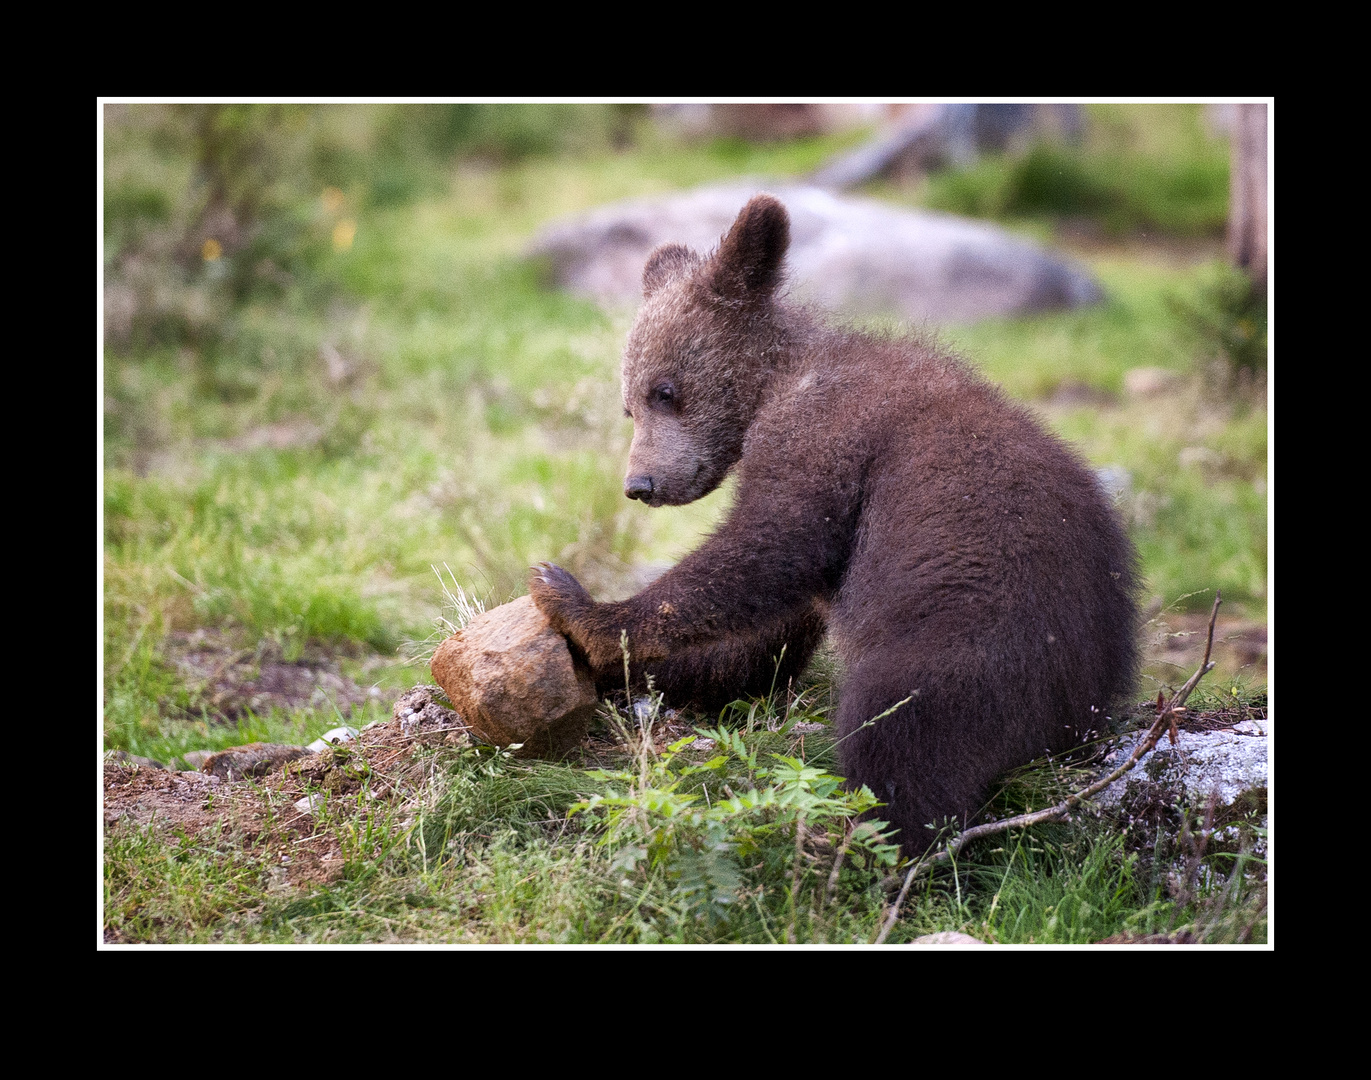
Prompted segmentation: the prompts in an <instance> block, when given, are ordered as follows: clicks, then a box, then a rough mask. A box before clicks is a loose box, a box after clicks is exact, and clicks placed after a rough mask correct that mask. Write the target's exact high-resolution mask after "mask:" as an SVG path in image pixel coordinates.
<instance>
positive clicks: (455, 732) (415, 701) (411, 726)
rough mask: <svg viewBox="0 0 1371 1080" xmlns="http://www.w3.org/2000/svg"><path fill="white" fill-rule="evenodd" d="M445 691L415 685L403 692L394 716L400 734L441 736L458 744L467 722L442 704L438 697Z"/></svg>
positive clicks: (463, 737)
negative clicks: (398, 725)
mask: <svg viewBox="0 0 1371 1080" xmlns="http://www.w3.org/2000/svg"><path fill="white" fill-rule="evenodd" d="M442 693H443V691H442V690H440V689H439V688H438V687H436V686H416V687H414V688H413V689H412V690H410V691H409V692H407V693H405V694H403V695H402V696H401V697H400V699H399V700H398V701H396V702H395V708H394V710H393V711H392V715H393V716H394V717H395V719H396V720H398V721H399V722H400V734H401V735H404V736H405V737H406V738H409V737H412V736H415V735H428V734H431V735H441V736H445V740H444V741H447V742H449V743H452V744H455V743H459V742H463V741H464V740H465V736H466V724H464V723H463V722H462V718H461V717H460V716H458V715H457V714H456V713H455V712H453V711H452V710H451V709H449V708H448V707H447V706H446V705H442V704H440V703H439V702H438V701H437V700H436V698H438V697H439V696H441V695H442Z"/></svg>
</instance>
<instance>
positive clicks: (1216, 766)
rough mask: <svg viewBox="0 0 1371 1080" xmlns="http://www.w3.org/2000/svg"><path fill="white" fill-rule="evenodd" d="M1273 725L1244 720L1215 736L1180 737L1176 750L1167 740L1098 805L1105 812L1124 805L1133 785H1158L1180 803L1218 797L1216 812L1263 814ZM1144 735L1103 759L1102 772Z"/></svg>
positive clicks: (1118, 761) (1102, 796)
mask: <svg viewBox="0 0 1371 1080" xmlns="http://www.w3.org/2000/svg"><path fill="white" fill-rule="evenodd" d="M1270 734H1271V721H1270V720H1269V719H1262V720H1243V721H1240V722H1238V723H1235V724H1233V726H1232V727H1229V728H1219V729H1217V730H1212V731H1181V732H1180V735H1179V739H1178V740H1177V743H1176V745H1175V746H1172V745H1171V741H1170V740H1169V739H1168V738H1166V736H1163V737H1162V739H1161V741H1160V742H1158V744H1157V746H1156V748H1155V749H1153V750H1151V751H1149V752H1148V753H1146V754H1144V755H1143V756H1142V759H1141V760H1140V761H1139V762H1138V764H1137V766H1136V767H1135V768H1134V769H1133V770H1132V771H1131V772H1129V773H1126V774H1125V775H1124V776H1122V777H1120V778H1119V779H1118V780H1116V781H1114V783H1112V784H1110V785H1109V787H1107V788H1105V789H1104V791H1102V792H1100V794H1099V795H1098V796H1097V799H1098V801H1099V803H1100V805H1101V806H1105V807H1114V806H1118V805H1119V804H1120V803H1121V802H1123V801H1124V800H1125V798H1126V796H1127V793H1128V787H1129V785H1130V784H1137V783H1138V782H1139V781H1141V780H1144V779H1145V780H1146V781H1148V782H1150V783H1152V784H1160V785H1162V786H1163V787H1165V788H1166V789H1167V790H1168V791H1170V792H1171V793H1172V794H1173V795H1174V796H1175V798H1176V799H1177V800H1178V801H1180V802H1181V803H1183V804H1185V805H1188V806H1195V807H1203V806H1205V805H1206V804H1207V803H1208V801H1209V797H1210V794H1211V793H1216V794H1217V795H1218V809H1220V810H1222V809H1224V808H1226V807H1231V806H1233V805H1235V804H1238V803H1243V804H1244V805H1246V806H1247V807H1248V808H1251V809H1256V810H1259V811H1261V812H1263V813H1264V812H1265V809H1266V785H1267V769H1268V757H1269V746H1268V741H1269V737H1270ZM1141 738H1142V734H1139V735H1136V736H1133V737H1131V738H1128V739H1125V740H1124V741H1123V742H1122V743H1120V744H1119V746H1118V748H1117V749H1115V750H1113V751H1111V752H1110V754H1109V756H1108V757H1106V758H1105V762H1104V767H1105V768H1106V769H1113V768H1115V767H1116V766H1118V765H1120V764H1122V763H1123V762H1124V761H1125V760H1126V759H1127V758H1128V756H1129V755H1130V754H1132V753H1133V749H1134V747H1136V746H1137V745H1138V742H1139V740H1140V739H1141Z"/></svg>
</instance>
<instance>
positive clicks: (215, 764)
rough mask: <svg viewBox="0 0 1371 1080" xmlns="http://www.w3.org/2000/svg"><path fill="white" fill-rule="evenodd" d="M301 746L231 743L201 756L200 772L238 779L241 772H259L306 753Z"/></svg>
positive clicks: (244, 773)
mask: <svg viewBox="0 0 1371 1080" xmlns="http://www.w3.org/2000/svg"><path fill="white" fill-rule="evenodd" d="M309 752H310V751H309V750H307V749H306V748H305V747H303V746H284V745H282V744H280V743H248V744H247V745H246V746H231V747H229V748H228V749H227V750H220V751H219V752H218V753H217V754H211V755H210V756H209V757H207V758H205V760H204V763H203V764H202V765H201V766H200V771H201V772H207V773H209V774H210V775H211V776H219V777H222V778H223V779H225V780H239V779H242V778H243V777H244V776H263V775H265V774H266V773H269V772H271V771H272V770H273V769H275V768H276V767H277V766H278V765H284V764H285V763H286V762H287V761H294V760H295V759H296V758H302V757H305V756H306V755H307V754H309Z"/></svg>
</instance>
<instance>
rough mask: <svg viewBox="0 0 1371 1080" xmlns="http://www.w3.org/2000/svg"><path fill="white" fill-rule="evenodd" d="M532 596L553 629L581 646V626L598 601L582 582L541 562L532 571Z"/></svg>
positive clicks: (555, 567)
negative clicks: (579, 623) (580, 622)
mask: <svg viewBox="0 0 1371 1080" xmlns="http://www.w3.org/2000/svg"><path fill="white" fill-rule="evenodd" d="M528 594H529V595H530V596H531V597H533V602H534V603H535V604H537V605H538V610H539V611H541V612H542V613H543V614H544V615H545V616H547V621H548V622H549V623H550V624H551V625H552V629H554V630H556V631H557V633H559V634H566V635H567V636H568V637H570V638H571V639H572V640H573V641H576V642H577V644H581V642H580V641H578V640H577V637H578V635H577V634H576V628H577V623H578V622H579V621H580V620H581V619H582V618H583V617H584V616H585V614H586V612H588V611H589V610H590V609H591V608H592V607H594V606H595V601H594V600H592V599H591V598H590V593H588V592H586V591H585V589H584V588H582V587H581V583H580V582H579V581H577V580H576V579H575V578H574V577H572V576H571V575H570V574H568V573H567V572H566V571H565V570H563V569H562V568H561V567H560V566H554V565H553V564H552V563H539V564H538V565H537V566H535V567H534V568H533V569H531V570H530V571H529V572H528Z"/></svg>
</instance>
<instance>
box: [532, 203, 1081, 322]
mask: <svg viewBox="0 0 1371 1080" xmlns="http://www.w3.org/2000/svg"><path fill="white" fill-rule="evenodd" d="M763 190H765V191H770V192H771V193H772V194H774V195H776V196H777V197H778V198H780V200H781V201H782V202H784V203H785V204H786V209H787V210H788V211H789V212H790V222H791V225H790V227H791V247H790V253H789V255H788V256H787V260H786V261H787V265H788V266H789V269H790V283H791V288H792V291H793V293H794V295H795V296H796V298H797V299H800V300H809V301H814V302H816V303H818V304H820V305H821V306H824V307H827V308H830V309H833V310H838V311H844V312H847V313H852V314H888V315H895V316H897V317H900V318H903V319H909V320H913V321H916V322H922V321H931V322H933V323H965V322H972V321H974V320H976V319H983V318H987V317H990V316H998V315H1015V314H1022V313H1027V312H1034V311H1045V310H1049V309H1053V308H1061V307H1075V306H1078V305H1081V304H1091V303H1095V302H1097V301H1099V300H1101V299H1102V298H1103V295H1104V294H1103V292H1102V291H1101V289H1100V287H1099V286H1098V285H1097V284H1096V283H1095V282H1094V281H1093V280H1092V279H1091V278H1090V277H1089V276H1087V275H1086V274H1085V272H1084V271H1082V270H1081V269H1080V268H1078V267H1076V266H1074V265H1072V264H1071V263H1069V262H1067V261H1066V260H1064V259H1062V258H1060V257H1058V256H1055V255H1052V254H1050V253H1049V252H1046V251H1044V250H1043V249H1041V248H1039V247H1037V246H1036V245H1034V244H1031V243H1029V242H1028V241H1026V240H1023V239H1020V238H1019V237H1016V236H1014V235H1012V234H1010V233H1008V232H1006V231H1004V230H1003V229H1000V228H997V227H996V226H994V225H988V224H985V223H983V222H977V221H969V220H966V219H963V218H957V217H952V216H949V215H945V214H934V213H929V212H926V211H915V210H908V209H904V208H901V207H897V206H891V205H889V204H886V203H881V202H877V201H875V200H873V199H859V198H851V197H846V196H838V195H834V194H833V193H831V192H829V191H825V190H823V189H821V188H818V187H808V186H788V185H774V184H770V185H763V184H759V183H737V184H726V185H720V186H716V187H705V188H698V189H696V190H694V191H688V192H685V193H681V194H675V195H670V196H666V197H660V198H653V199H642V200H636V201H632V202H623V203H615V204H613V205H610V206H605V207H600V208H599V209H596V210H593V211H591V212H590V213H588V214H586V215H584V216H582V217H579V218H576V219H575V220H571V221H564V222H558V223H554V224H553V225H551V226H549V227H548V228H547V229H545V230H544V231H543V232H542V233H541V235H540V236H538V237H537V238H536V239H535V241H534V243H533V246H532V248H531V249H530V254H532V255H534V256H537V257H542V258H546V259H547V260H549V262H550V264H551V267H552V272H553V276H554V278H555V280H556V281H557V283H558V284H559V285H562V286H564V287H566V288H570V289H573V290H575V291H577V292H582V293H588V294H590V295H592V296H594V297H596V298H597V299H600V300H601V301H605V302H610V303H628V304H635V303H637V302H638V300H639V299H640V298H641V296H642V272H643V265H644V263H645V262H646V261H647V256H648V253H649V252H651V251H652V249H653V248H655V247H656V246H657V245H658V244H661V243H665V242H667V241H674V242H677V243H681V244H685V245H686V246H687V247H690V248H693V249H694V250H696V251H708V250H710V249H711V248H713V247H714V246H715V245H716V244H717V243H718V242H719V238H720V236H722V235H723V233H724V232H726V231H727V229H728V227H729V226H730V225H731V224H732V222H733V219H734V218H735V217H736V216H737V213H738V209H739V207H741V206H742V205H743V204H744V203H746V202H747V200H748V199H749V198H751V197H752V196H753V195H755V194H757V193H758V192H759V191H763Z"/></svg>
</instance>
